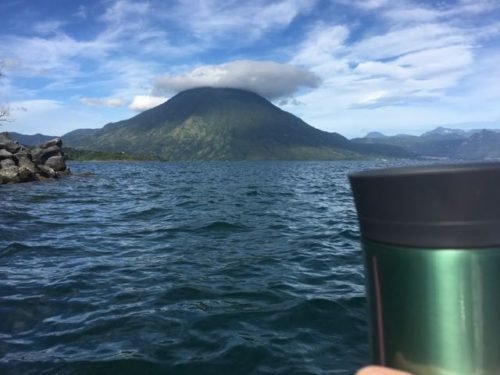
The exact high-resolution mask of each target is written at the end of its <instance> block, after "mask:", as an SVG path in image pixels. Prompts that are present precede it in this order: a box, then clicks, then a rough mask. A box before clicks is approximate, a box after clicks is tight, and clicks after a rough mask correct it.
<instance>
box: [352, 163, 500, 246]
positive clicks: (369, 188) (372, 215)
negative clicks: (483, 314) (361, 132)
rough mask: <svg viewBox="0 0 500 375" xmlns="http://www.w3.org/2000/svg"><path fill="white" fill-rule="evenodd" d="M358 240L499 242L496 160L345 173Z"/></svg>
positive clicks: (413, 243) (420, 243) (430, 243)
mask: <svg viewBox="0 0 500 375" xmlns="http://www.w3.org/2000/svg"><path fill="white" fill-rule="evenodd" d="M349 180H350V183H351V188H352V192H353V196H354V201H355V204H356V209H357V212H358V219H359V224H360V230H361V235H362V237H363V238H365V239H368V240H373V241H377V242H383V243H387V244H394V245H403V246H412V247H427V248H443V247H445V248H467V247H469V248H470V247H492V246H498V245H500V163H476V164H453V165H430V166H412V167H402V168H389V169H380V170H373V171H366V172H359V173H353V174H351V175H349Z"/></svg>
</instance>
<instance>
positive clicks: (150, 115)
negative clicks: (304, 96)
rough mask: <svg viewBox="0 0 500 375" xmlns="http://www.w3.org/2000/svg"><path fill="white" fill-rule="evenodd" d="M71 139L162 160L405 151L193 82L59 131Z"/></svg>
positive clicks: (310, 157)
mask: <svg viewBox="0 0 500 375" xmlns="http://www.w3.org/2000/svg"><path fill="white" fill-rule="evenodd" d="M63 141H64V144H65V145H66V146H68V147H74V148H83V149H88V150H97V151H106V152H125V153H127V154H140V155H144V156H148V155H149V156H152V157H159V158H161V159H163V160H313V159H316V160H318V159H355V158H366V157H373V156H385V157H387V156H391V157H406V156H409V153H408V152H406V151H404V150H402V149H400V148H399V147H394V146H391V145H378V144H373V143H371V144H360V143H355V142H351V141H349V140H348V139H347V138H345V137H343V136H341V135H340V134H337V133H328V132H325V131H321V130H319V129H316V128H313V127H312V126H310V125H308V124H306V123H305V122H304V121H302V120H301V119H299V118H298V117H296V116H294V115H292V114H290V113H288V112H285V111H283V110H281V109H280V108H278V107H276V106H275V105H273V104H272V103H271V102H269V101H268V100H266V99H264V98H262V97H261V96H259V95H257V94H255V93H252V92H248V91H244V90H239V89H230V88H208V87H206V88H197V89H192V90H187V91H184V92H181V93H179V94H177V95H176V96H174V97H173V98H171V99H170V100H168V101H167V102H165V103H163V104H161V105H159V106H157V107H155V108H152V109H150V110H148V111H145V112H142V113H140V114H138V115H137V116H134V117H132V118H130V119H128V120H124V121H120V122H116V123H110V124H107V125H106V126H104V127H103V128H102V129H80V130H75V131H73V132H70V133H68V134H66V135H64V136H63Z"/></svg>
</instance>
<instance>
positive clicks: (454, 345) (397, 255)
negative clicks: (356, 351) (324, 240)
mask: <svg viewBox="0 0 500 375" xmlns="http://www.w3.org/2000/svg"><path fill="white" fill-rule="evenodd" d="M363 249H364V256H365V268H366V275H367V291H368V301H369V309H370V316H371V321H370V325H371V333H372V334H371V348H372V355H373V361H374V362H375V363H379V364H382V365H386V366H389V367H394V368H398V369H401V370H406V371H409V372H411V373H413V374H416V375H438V374H439V375H490V374H491V375H492V374H500V250H499V249H466V250H458V249H412V248H401V247H396V246H386V245H379V244H375V243H373V242H368V241H366V242H364V243H363Z"/></svg>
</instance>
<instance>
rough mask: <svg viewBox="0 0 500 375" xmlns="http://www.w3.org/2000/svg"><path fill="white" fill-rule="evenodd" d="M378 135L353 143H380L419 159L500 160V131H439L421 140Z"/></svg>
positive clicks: (407, 136)
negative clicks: (411, 154)
mask: <svg viewBox="0 0 500 375" xmlns="http://www.w3.org/2000/svg"><path fill="white" fill-rule="evenodd" d="M377 134H379V136H377V137H373V133H368V134H367V135H366V136H365V137H363V138H354V139H352V141H353V142H357V143H360V144H371V143H373V142H377V143H379V144H380V143H383V144H387V145H392V146H398V147H402V148H403V149H405V150H407V151H408V152H411V153H414V154H416V155H418V156H420V157H427V158H443V159H446V158H449V159H462V160H497V159H500V130H498V129H471V130H461V129H452V128H446V127H437V128H436V129H434V130H431V131H428V132H426V133H423V134H422V135H420V136H415V135H407V134H399V135H394V136H386V135H384V134H382V133H377Z"/></svg>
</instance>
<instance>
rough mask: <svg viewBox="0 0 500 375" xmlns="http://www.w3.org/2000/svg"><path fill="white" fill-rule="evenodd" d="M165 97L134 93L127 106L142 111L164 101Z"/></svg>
mask: <svg viewBox="0 0 500 375" xmlns="http://www.w3.org/2000/svg"><path fill="white" fill-rule="evenodd" d="M167 99H168V98H167V97H164V96H151V95H136V96H134V99H133V100H132V102H131V103H130V104H129V106H128V108H129V109H130V110H132V111H135V112H142V111H145V110H147V109H150V108H153V107H156V106H158V105H160V104H162V103H165V102H166V101H167Z"/></svg>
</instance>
